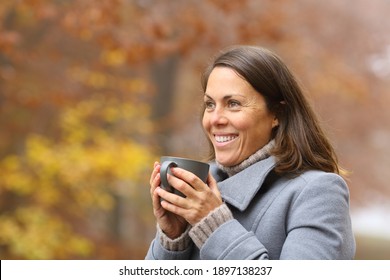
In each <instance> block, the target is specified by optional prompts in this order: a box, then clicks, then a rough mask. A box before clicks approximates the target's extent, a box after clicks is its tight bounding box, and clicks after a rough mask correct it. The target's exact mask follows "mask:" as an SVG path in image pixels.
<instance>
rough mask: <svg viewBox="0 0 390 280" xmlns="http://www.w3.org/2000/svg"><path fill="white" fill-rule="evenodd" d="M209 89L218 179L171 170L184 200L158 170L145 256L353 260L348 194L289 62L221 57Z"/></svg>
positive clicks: (248, 49)
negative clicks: (164, 184) (153, 223)
mask: <svg viewBox="0 0 390 280" xmlns="http://www.w3.org/2000/svg"><path fill="white" fill-rule="evenodd" d="M202 85H203V90H204V111H203V119H202V125H203V128H204V131H205V133H206V135H207V137H208V140H209V142H210V151H211V152H210V165H211V166H210V167H211V172H210V174H209V176H208V178H207V180H206V183H204V182H203V181H202V180H201V179H199V178H198V177H197V176H195V175H194V174H192V173H190V172H188V171H185V170H183V169H180V168H172V170H171V171H172V175H173V176H170V177H169V178H168V182H169V184H170V185H171V186H172V187H173V188H176V189H179V190H180V191H182V192H183V193H184V194H185V197H179V196H177V195H175V194H172V193H169V192H167V191H165V190H163V189H161V188H160V184H161V180H160V175H159V171H160V163H158V162H156V163H155V164H154V169H153V172H152V174H151V177H150V193H151V196H152V201H153V209H154V215H155V217H156V219H157V228H158V231H157V235H156V238H155V239H154V240H153V241H152V244H151V246H150V248H149V251H148V253H147V256H146V258H147V259H352V258H353V257H354V254H355V240H354V236H353V232H352V227H351V219H350V213H349V190H348V187H347V185H346V183H345V181H344V180H343V178H342V177H341V176H340V175H339V171H340V169H339V167H338V163H337V157H336V155H335V152H334V150H333V148H332V146H331V145H330V143H329V141H328V140H327V138H326V136H325V135H324V133H323V131H322V129H321V127H320V125H319V123H318V121H317V118H316V116H315V113H314V112H313V110H312V109H311V107H310V106H309V104H308V102H307V100H306V98H305V96H304V95H303V93H302V90H301V89H300V87H299V85H298V83H297V81H296V79H295V77H294V76H293V74H292V73H291V72H290V71H289V69H288V68H287V66H286V65H285V64H284V63H283V61H282V60H281V59H280V58H279V57H278V56H277V55H275V54H274V53H272V52H271V51H269V50H266V49H263V48H259V47H252V46H235V47H233V48H229V49H227V50H225V51H223V52H222V53H221V54H219V55H218V56H217V57H216V58H215V60H214V61H213V63H212V64H211V65H210V66H209V67H208V68H207V69H206V71H205V73H204V75H203V80H202ZM160 198H162V199H163V201H162V202H161V203H160V201H161V200H160Z"/></svg>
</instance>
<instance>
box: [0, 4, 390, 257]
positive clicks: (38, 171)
mask: <svg viewBox="0 0 390 280" xmlns="http://www.w3.org/2000/svg"><path fill="white" fill-rule="evenodd" d="M316 2H317V1H316ZM318 2H319V3H317V4H313V3H312V2H311V1H305V0H300V1H288V0H279V1H273V0H261V1H255V0H253V1H250V0H245V1H222V0H205V1H196V0H190V1H169V0H162V1H150V0H137V1H125V0H57V1H50V0H16V1H12V0H5V1H3V0H2V1H1V3H0V114H1V118H0V129H1V132H0V258H1V259H91V258H92V259H118V258H125V259H134V258H143V256H144V254H145V250H146V248H147V246H148V243H149V242H150V240H151V238H152V237H153V234H154V230H155V225H154V220H153V216H152V211H151V209H150V198H149V190H148V180H149V173H150V170H151V168H152V166H153V161H155V160H156V159H158V157H159V156H160V155H161V154H162V153H175V154H176V155H182V156H190V157H191V156H192V157H194V156H195V155H196V156H198V155H199V153H200V152H199V151H198V150H196V149H195V148H194V147H197V146H196V144H197V143H195V144H194V143H193V142H198V139H199V136H197V134H199V130H197V129H196V128H194V127H197V126H198V125H199V123H198V118H197V117H196V118H194V115H195V114H196V113H197V112H198V107H199V106H198V105H196V103H195V102H197V101H198V100H199V98H198V97H199V88H200V84H199V76H200V72H201V69H202V68H203V67H204V66H205V64H206V63H207V62H208V60H209V58H210V56H212V55H214V54H215V53H216V52H217V51H218V50H219V49H220V48H223V47H225V46H227V45H231V44H256V45H262V46H265V47H269V48H272V49H273V50H275V51H276V52H278V53H280V54H281V56H282V57H284V58H285V60H286V62H287V63H288V64H289V65H291V66H292V68H293V70H294V71H295V72H296V73H297V75H298V76H299V77H300V78H301V80H302V82H303V84H304V85H305V86H306V89H307V92H308V94H309V96H310V98H311V100H312V101H313V103H314V104H315V109H316V110H317V111H318V112H319V113H320V115H321V116H322V119H323V120H324V125H325V127H326V129H327V130H328V131H329V133H330V137H331V140H332V141H333V143H335V145H336V148H337V150H338V152H339V154H340V160H341V162H342V164H343V165H344V167H345V168H347V169H349V170H351V171H352V175H351V178H350V180H351V181H350V185H351V187H352V191H351V197H352V199H353V203H355V204H356V205H360V204H361V203H363V202H364V197H365V195H366V193H367V192H366V189H365V187H366V186H367V185H370V187H372V189H373V190H374V191H375V192H377V193H380V194H384V195H385V196H389V195H390V191H389V189H388V187H386V185H385V182H387V181H386V180H385V179H380V178H379V177H375V178H372V176H371V175H370V169H369V168H368V172H367V165H366V164H365V163H364V162H362V161H361V157H360V154H359V153H361V152H362V148H365V149H369V150H368V151H367V153H366V154H365V157H364V158H365V159H366V160H371V164H372V162H373V160H374V158H377V159H379V160H380V163H379V165H380V167H379V168H380V169H375V171H373V172H374V173H375V172H378V173H380V174H382V172H381V171H385V172H387V170H385V169H384V167H383V166H385V164H386V163H387V164H388V158H390V157H388V155H389V150H388V148H387V145H385V144H384V143H388V142H386V141H387V140H389V139H390V134H389V133H388V132H386V130H384V129H383V127H386V126H387V127H388V125H389V120H390V118H389V113H388V110H385V105H384V104H386V102H388V101H389V97H388V96H387V95H386V94H385V92H386V90H388V88H389V82H388V80H387V79H388V77H389V75H390V70H389V71H388V72H386V71H387V70H386V65H385V64H381V65H382V66H381V65H379V64H378V63H379V62H380V61H381V58H383V56H384V55H385V53H386V52H385V50H386V48H384V47H383V46H386V44H388V45H390V42H388V41H386V40H387V39H386V38H387V37H386V36H385V34H387V31H386V30H388V29H386V26H388V25H386V24H388V22H387V23H386V22H382V23H381V25H379V24H378V23H377V22H376V21H375V20H372V18H373V17H372V15H374V14H375V15H377V16H378V15H379V16H382V17H381V18H385V17H386V15H385V13H384V11H386V8H389V7H388V6H389V5H388V4H386V1H381V0H376V1H372V2H371V1H370V3H375V5H376V6H375V7H371V6H370V9H368V8H367V7H366V5H367V4H366V3H367V2H366V1H353V3H354V4H353V5H354V6H355V10H354V11H350V10H349V9H347V8H346V7H344V6H343V4H341V3H339V2H342V3H344V2H343V1H336V0H334V1H326V5H325V2H324V4H321V3H320V1H318ZM347 2H348V1H347ZM359 13H361V14H359ZM330 21H331V23H330ZM373 30H375V32H373ZM373 34H375V36H374V35H373ZM362 38H363V39H362ZM362 57H364V59H362ZM378 61H379V62H378ZM375 63H376V64H375ZM378 65H379V66H381V67H382V68H380V67H379V66H378ZM378 67H379V68H378ZM389 67H390V66H389ZM389 69H390V68H389ZM200 97H201V96H200ZM195 119H196V120H195ZM378 120H379V121H378ZM373 123H375V125H372V124H373ZM173 138H176V140H172V139H173ZM180 139H185V141H187V142H185V144H181V142H183V141H184V140H180ZM362 140H363V141H362ZM175 141H176V142H175ZM191 141H192V142H191ZM175 143H178V144H177V145H176V144H175ZM385 146H386V148H387V149H386V150H384V147H385ZM361 169H365V171H366V172H360V171H359V170H361ZM356 170H358V171H357V172H354V171H356ZM371 172H372V170H371ZM387 176H388V175H387Z"/></svg>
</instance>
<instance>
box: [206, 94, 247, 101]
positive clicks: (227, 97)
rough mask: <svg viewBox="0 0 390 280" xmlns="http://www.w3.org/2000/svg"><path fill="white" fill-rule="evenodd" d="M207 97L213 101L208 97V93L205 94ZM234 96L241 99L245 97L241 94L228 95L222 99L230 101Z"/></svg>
mask: <svg viewBox="0 0 390 280" xmlns="http://www.w3.org/2000/svg"><path fill="white" fill-rule="evenodd" d="M204 96H205V97H207V98H208V99H213V100H214V98H212V97H211V96H210V95H208V94H207V93H205V94H204ZM234 96H240V97H245V96H244V95H241V94H228V95H225V96H224V97H223V98H222V99H223V100H227V99H230V98H232V97H234Z"/></svg>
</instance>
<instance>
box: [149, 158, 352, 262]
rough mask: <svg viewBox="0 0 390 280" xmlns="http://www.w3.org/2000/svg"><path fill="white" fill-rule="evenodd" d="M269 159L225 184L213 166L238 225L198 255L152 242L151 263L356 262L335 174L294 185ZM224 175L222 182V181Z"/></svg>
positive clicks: (217, 234) (229, 225)
mask: <svg viewBox="0 0 390 280" xmlns="http://www.w3.org/2000/svg"><path fill="white" fill-rule="evenodd" d="M274 166H275V158H274V157H269V158H268V159H265V160H262V161H260V162H258V163H255V164H253V165H251V166H250V167H248V168H246V169H245V170H243V171H241V172H240V173H238V174H236V175H234V176H232V177H230V178H226V177H223V175H222V173H221V172H220V171H218V170H217V169H216V167H215V166H214V165H213V166H212V172H213V175H214V177H216V179H217V181H218V187H219V189H220V191H221V194H222V198H223V199H224V201H225V202H226V204H227V205H228V206H229V208H230V209H231V211H232V212H233V216H234V219H233V220H230V221H228V222H226V223H224V224H222V225H221V226H220V227H219V228H218V229H217V230H216V231H214V232H213V233H212V235H211V236H210V237H209V238H208V239H207V240H206V242H205V244H204V245H203V246H202V248H201V249H200V250H199V249H198V248H197V247H196V246H195V245H194V244H192V245H191V246H190V247H189V248H188V249H186V250H185V251H179V252H173V251H168V250H165V249H164V248H163V247H162V246H161V245H160V242H158V237H157V238H156V239H155V240H154V241H153V242H152V244H151V246H150V248H149V251H148V254H147V256H146V259H301V260H302V259H353V257H354V254H355V240H354V235H353V232H352V227H351V219H350V214H349V191H348V187H347V185H346V184H345V182H344V180H343V179H342V178H341V177H340V176H338V175H336V174H333V173H326V172H322V171H307V172H305V173H303V174H302V175H300V176H298V177H296V178H293V179H289V178H286V177H279V176H277V175H276V174H275V173H274V172H273V168H274ZM221 175H222V176H221Z"/></svg>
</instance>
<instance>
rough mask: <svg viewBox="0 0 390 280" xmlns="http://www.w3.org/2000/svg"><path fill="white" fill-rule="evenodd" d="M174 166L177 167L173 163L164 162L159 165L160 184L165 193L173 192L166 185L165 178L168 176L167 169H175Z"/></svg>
mask: <svg viewBox="0 0 390 280" xmlns="http://www.w3.org/2000/svg"><path fill="white" fill-rule="evenodd" d="M176 166H177V164H176V163H175V162H174V161H164V162H163V163H162V164H161V167H160V175H161V176H160V177H161V183H162V185H163V188H164V189H165V190H166V191H169V192H173V190H172V187H171V186H170V185H169V183H168V179H167V176H168V170H169V168H171V167H176Z"/></svg>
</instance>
